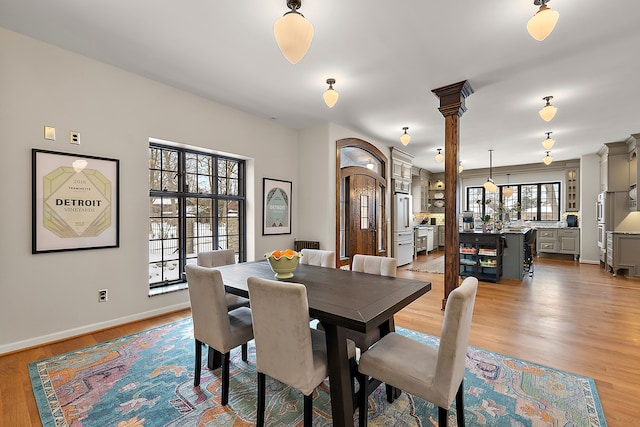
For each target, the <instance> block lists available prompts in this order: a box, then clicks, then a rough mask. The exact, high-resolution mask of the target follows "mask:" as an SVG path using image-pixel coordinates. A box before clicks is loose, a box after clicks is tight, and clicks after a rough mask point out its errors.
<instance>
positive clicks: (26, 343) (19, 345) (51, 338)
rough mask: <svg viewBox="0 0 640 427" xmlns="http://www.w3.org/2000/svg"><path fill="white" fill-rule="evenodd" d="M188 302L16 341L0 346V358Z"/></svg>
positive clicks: (177, 307) (175, 309) (165, 311)
mask: <svg viewBox="0 0 640 427" xmlns="http://www.w3.org/2000/svg"><path fill="white" fill-rule="evenodd" d="M189 307H190V304H189V302H188V301H187V302H183V303H180V304H175V305H172V306H168V307H162V308H159V309H156V310H150V311H145V312H142V313H136V314H132V315H130V316H124V317H119V318H116V319H111V320H107V321H105V322H99V323H92V324H90V325H84V326H82V327H80V328H73V329H67V330H65V331H60V332H55V333H53V334H48V335H42V336H39V337H34V338H29V339H27V340H23V341H16V342H13V343H9V344H3V345H0V356H1V355H3V354H5V353H10V352H13V351H18V350H24V349H27V348H30V347H36V346H39V345H42V344H46V343H50V342H55V341H60V340H63V339H67V338H71V337H75V336H78V335H83V334H86V333H90V332H94V331H99V330H101V329H106V328H112V327H114V326H118V325H122V324H125V323H130V322H135V321H137V320H142V319H148V318H150V317H155V316H160V315H162V314H165V313H171V312H173V311H178V310H182V309H185V308H189Z"/></svg>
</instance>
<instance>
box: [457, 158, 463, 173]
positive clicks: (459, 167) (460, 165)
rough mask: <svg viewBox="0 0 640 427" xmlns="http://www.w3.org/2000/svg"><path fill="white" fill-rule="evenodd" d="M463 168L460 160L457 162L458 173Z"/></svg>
mask: <svg viewBox="0 0 640 427" xmlns="http://www.w3.org/2000/svg"><path fill="white" fill-rule="evenodd" d="M463 170H464V166H462V160H460V161H459V162H458V173H462V171H463Z"/></svg>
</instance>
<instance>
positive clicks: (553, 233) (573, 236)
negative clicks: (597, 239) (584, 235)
mask: <svg viewBox="0 0 640 427" xmlns="http://www.w3.org/2000/svg"><path fill="white" fill-rule="evenodd" d="M536 252H537V253H538V254H541V253H556V254H570V255H573V259H574V260H577V259H578V256H579V255H580V229H579V228H538V231H537V243H536Z"/></svg>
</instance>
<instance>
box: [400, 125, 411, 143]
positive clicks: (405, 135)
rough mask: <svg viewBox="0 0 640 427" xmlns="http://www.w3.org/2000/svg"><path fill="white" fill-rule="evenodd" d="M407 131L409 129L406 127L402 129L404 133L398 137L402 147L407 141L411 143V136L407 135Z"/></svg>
mask: <svg viewBox="0 0 640 427" xmlns="http://www.w3.org/2000/svg"><path fill="white" fill-rule="evenodd" d="M408 129H409V128H408V127H406V126H405V127H403V128H402V130H404V133H403V134H402V135H401V136H400V142H402V145H407V144H408V143H409V141H411V135H409V134H408V133H407V130H408Z"/></svg>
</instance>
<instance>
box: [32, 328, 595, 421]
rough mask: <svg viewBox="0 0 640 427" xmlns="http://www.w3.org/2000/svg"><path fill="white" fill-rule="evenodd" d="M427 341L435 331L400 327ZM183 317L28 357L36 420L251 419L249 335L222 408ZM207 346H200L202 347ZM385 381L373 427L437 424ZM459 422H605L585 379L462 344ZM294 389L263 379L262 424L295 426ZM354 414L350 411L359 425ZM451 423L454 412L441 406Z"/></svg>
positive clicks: (324, 397) (425, 407) (322, 403)
mask: <svg viewBox="0 0 640 427" xmlns="http://www.w3.org/2000/svg"><path fill="white" fill-rule="evenodd" d="M398 332H399V333H402V334H403V335H407V336H410V337H411V338H413V339H416V340H419V341H422V342H425V343H427V344H429V345H437V342H438V340H437V338H435V337H432V336H429V335H425V334H421V333H418V332H414V331H411V330H407V329H402V328H398ZM193 347H194V344H193V338H192V325H191V319H185V320H181V321H178V322H173V323H169V324H167V325H164V326H161V327H158V328H155V329H150V330H147V331H144V332H141V333H138V334H134V335H130V336H126V337H122V338H118V339H115V340H112V341H108V342H105V343H102V344H98V345H95V346H92V347H87V348H84V349H81V350H78V351H73V352H70V353H66V354H62V355H60V356H55V357H52V358H49V359H45V360H41V361H38V362H34V363H31V364H30V365H29V372H30V375H31V382H32V385H33V392H34V395H35V398H36V402H37V404H38V409H39V411H40V417H41V419H42V423H43V425H44V426H100V427H104V426H119V427H128V426H130V427H133V426H136V427H143V426H234V427H238V426H249V425H253V424H255V419H256V413H255V411H256V404H255V399H256V375H255V352H254V350H255V349H254V347H253V342H250V346H249V361H248V363H245V362H243V361H242V360H241V357H240V349H237V350H234V351H233V352H232V366H231V368H230V373H231V387H230V393H229V404H228V406H226V407H225V406H221V405H220V404H219V402H220V391H221V385H222V383H221V378H220V369H217V370H214V371H209V370H208V369H207V368H206V357H204V358H203V365H204V366H203V369H202V381H201V383H200V386H199V387H195V388H194V387H193V357H194V348H193ZM203 354H206V351H204V352H203ZM385 396H386V395H385V392H384V387H383V386H381V387H378V389H377V390H376V391H375V392H374V393H373V394H372V395H371V397H370V399H369V414H368V416H369V423H370V425H372V426H432V425H437V419H438V416H437V408H436V407H434V406H433V405H432V404H430V403H428V402H425V401H423V400H422V399H419V398H416V397H413V396H411V395H408V394H407V393H402V395H401V396H400V398H399V399H397V400H396V401H395V402H394V403H393V404H389V403H387V401H386V397H385ZM464 399H465V418H466V422H467V426H504V427H514V426H522V427H524V426H545V427H546V426H571V427H578V426H584V427H604V426H606V422H605V419H604V415H603V412H602V408H601V405H600V401H599V399H598V395H597V392H596V388H595V384H594V382H593V380H592V379H590V378H585V377H580V376H577V375H574V374H570V373H567V372H562V371H557V370H554V369H551V368H547V367H544V366H540V365H536V364H534V363H529V362H525V361H523V360H519V359H514V358H511V357H507V356H503V355H500V354H496V353H491V352H489V351H486V350H481V349H478V348H474V347H469V351H468V353H467V373H466V376H465V396H464ZM313 404H314V422H313V424H314V426H330V425H331V406H330V400H329V384H328V381H327V382H325V383H324V384H323V385H322V386H320V387H319V388H318V389H317V391H316V392H314V402H313ZM302 406H303V405H302V396H301V395H300V393H299V392H297V391H295V390H292V389H291V388H289V387H286V386H284V385H283V384H280V383H277V382H276V381H274V380H270V379H267V414H266V423H267V425H269V426H274V425H278V426H294V425H302ZM357 417H358V413H357V411H356V414H355V415H354V420H356V425H357ZM449 417H450V422H451V425H456V424H455V411H454V410H451V411H449Z"/></svg>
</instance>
